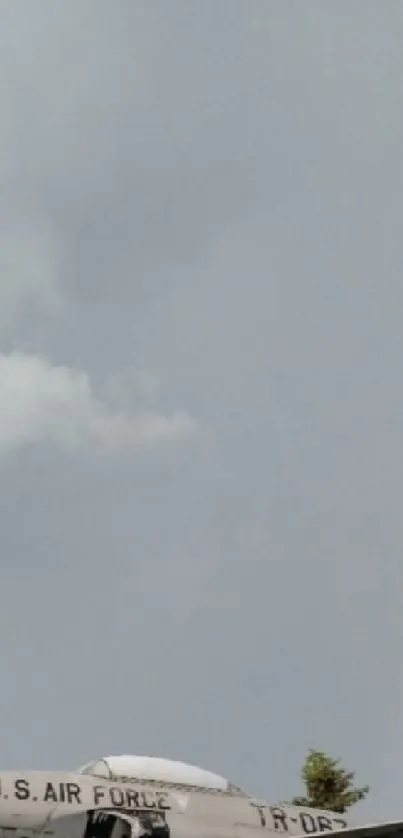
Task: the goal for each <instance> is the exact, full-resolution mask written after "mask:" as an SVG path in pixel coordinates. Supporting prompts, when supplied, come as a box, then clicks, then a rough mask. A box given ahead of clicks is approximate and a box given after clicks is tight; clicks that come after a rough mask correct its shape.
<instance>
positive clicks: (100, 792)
mask: <svg viewBox="0 0 403 838" xmlns="http://www.w3.org/2000/svg"><path fill="white" fill-rule="evenodd" d="M93 792H94V803H95V806H98V803H99V801H100V800H102V798H103V797H105V789H104V787H103V786H94V788H93Z"/></svg>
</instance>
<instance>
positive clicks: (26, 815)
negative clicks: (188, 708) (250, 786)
mask: <svg viewBox="0 0 403 838" xmlns="http://www.w3.org/2000/svg"><path fill="white" fill-rule="evenodd" d="M323 832H332V833H333V835H332V838H403V821H391V822H384V823H379V824H367V825H363V826H353V824H352V823H351V821H350V818H349V816H348V815H337V814H336V813H334V812H326V811H319V810H316V809H305V808H299V807H294V806H289V805H285V804H271V803H268V802H265V801H258V800H255V799H254V798H253V797H252V796H251V795H249V794H247V793H246V792H245V791H243V790H242V789H240V788H238V787H237V786H235V785H233V784H231V783H229V782H228V781H227V780H225V779H224V778H222V777H220V776H219V775H216V774H213V773H211V772H208V771H203V770H202V769H198V768H197V767H195V766H188V765H186V764H185V763H175V762H172V761H170V760H159V759H154V758H152V757H131V756H122V757H106V758H103V759H101V760H99V761H97V762H94V763H90V764H89V765H88V766H86V767H84V768H82V769H78V770H77V771H74V772H65V771H6V772H0V838H39V836H40V838H42V836H43V838H272V837H273V836H274V835H278V834H283V835H285V836H286V838H287V836H290V838H291V836H297V835H301V836H303V835H306V834H308V835H311V836H313V837H314V838H319V836H320V835H321V836H322V835H323Z"/></svg>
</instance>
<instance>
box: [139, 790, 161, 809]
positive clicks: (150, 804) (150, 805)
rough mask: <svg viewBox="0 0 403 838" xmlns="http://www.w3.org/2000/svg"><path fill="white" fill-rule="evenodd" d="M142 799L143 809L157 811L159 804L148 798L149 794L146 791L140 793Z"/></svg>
mask: <svg viewBox="0 0 403 838" xmlns="http://www.w3.org/2000/svg"><path fill="white" fill-rule="evenodd" d="M140 798H141V803H142V805H141V808H142V809H155V808H156V805H157V804H156V802H155V800H150V797H147V792H146V791H142V792H141V793H140Z"/></svg>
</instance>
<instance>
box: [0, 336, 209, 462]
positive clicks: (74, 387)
mask: <svg viewBox="0 0 403 838" xmlns="http://www.w3.org/2000/svg"><path fill="white" fill-rule="evenodd" d="M195 427H196V423H195V421H194V420H193V419H192V418H191V417H190V416H189V414H188V413H186V412H177V413H174V414H173V415H172V416H164V415H161V414H159V413H157V412H150V411H144V410H140V411H138V412H137V413H131V414H127V413H124V412H114V411H112V410H111V409H110V408H109V406H108V405H107V404H106V403H105V402H103V401H101V400H99V399H97V398H96V396H95V395H94V393H93V392H92V388H91V382H90V380H89V377H88V375H87V374H86V373H85V372H84V371H83V370H80V369H73V368H70V367H66V366H52V365H51V364H50V363H49V361H47V360H46V359H45V358H41V357H39V356H35V355H28V354H25V353H22V352H12V353H10V354H8V355H5V354H0V453H1V451H3V452H4V451H5V450H10V449H17V448H21V447H22V446H25V445H28V444H29V443H34V442H43V441H45V440H47V441H51V442H53V443H56V444H58V445H59V446H61V447H62V448H63V449H65V450H67V451H69V452H74V451H77V450H79V449H80V450H81V449H82V448H83V447H87V448H88V447H89V448H91V449H93V450H101V449H106V450H111V451H118V450H122V449H136V448H138V447H139V446H143V445H149V444H152V443H159V442H172V441H178V440H181V439H183V438H185V437H187V436H189V434H191V433H193V432H194V430H195Z"/></svg>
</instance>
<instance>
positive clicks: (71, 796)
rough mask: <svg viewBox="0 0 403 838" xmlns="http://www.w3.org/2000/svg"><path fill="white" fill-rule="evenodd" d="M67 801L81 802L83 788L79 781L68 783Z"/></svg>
mask: <svg viewBox="0 0 403 838" xmlns="http://www.w3.org/2000/svg"><path fill="white" fill-rule="evenodd" d="M66 792H67V803H78V804H80V803H81V789H80V786H79V785H77V783H66Z"/></svg>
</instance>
